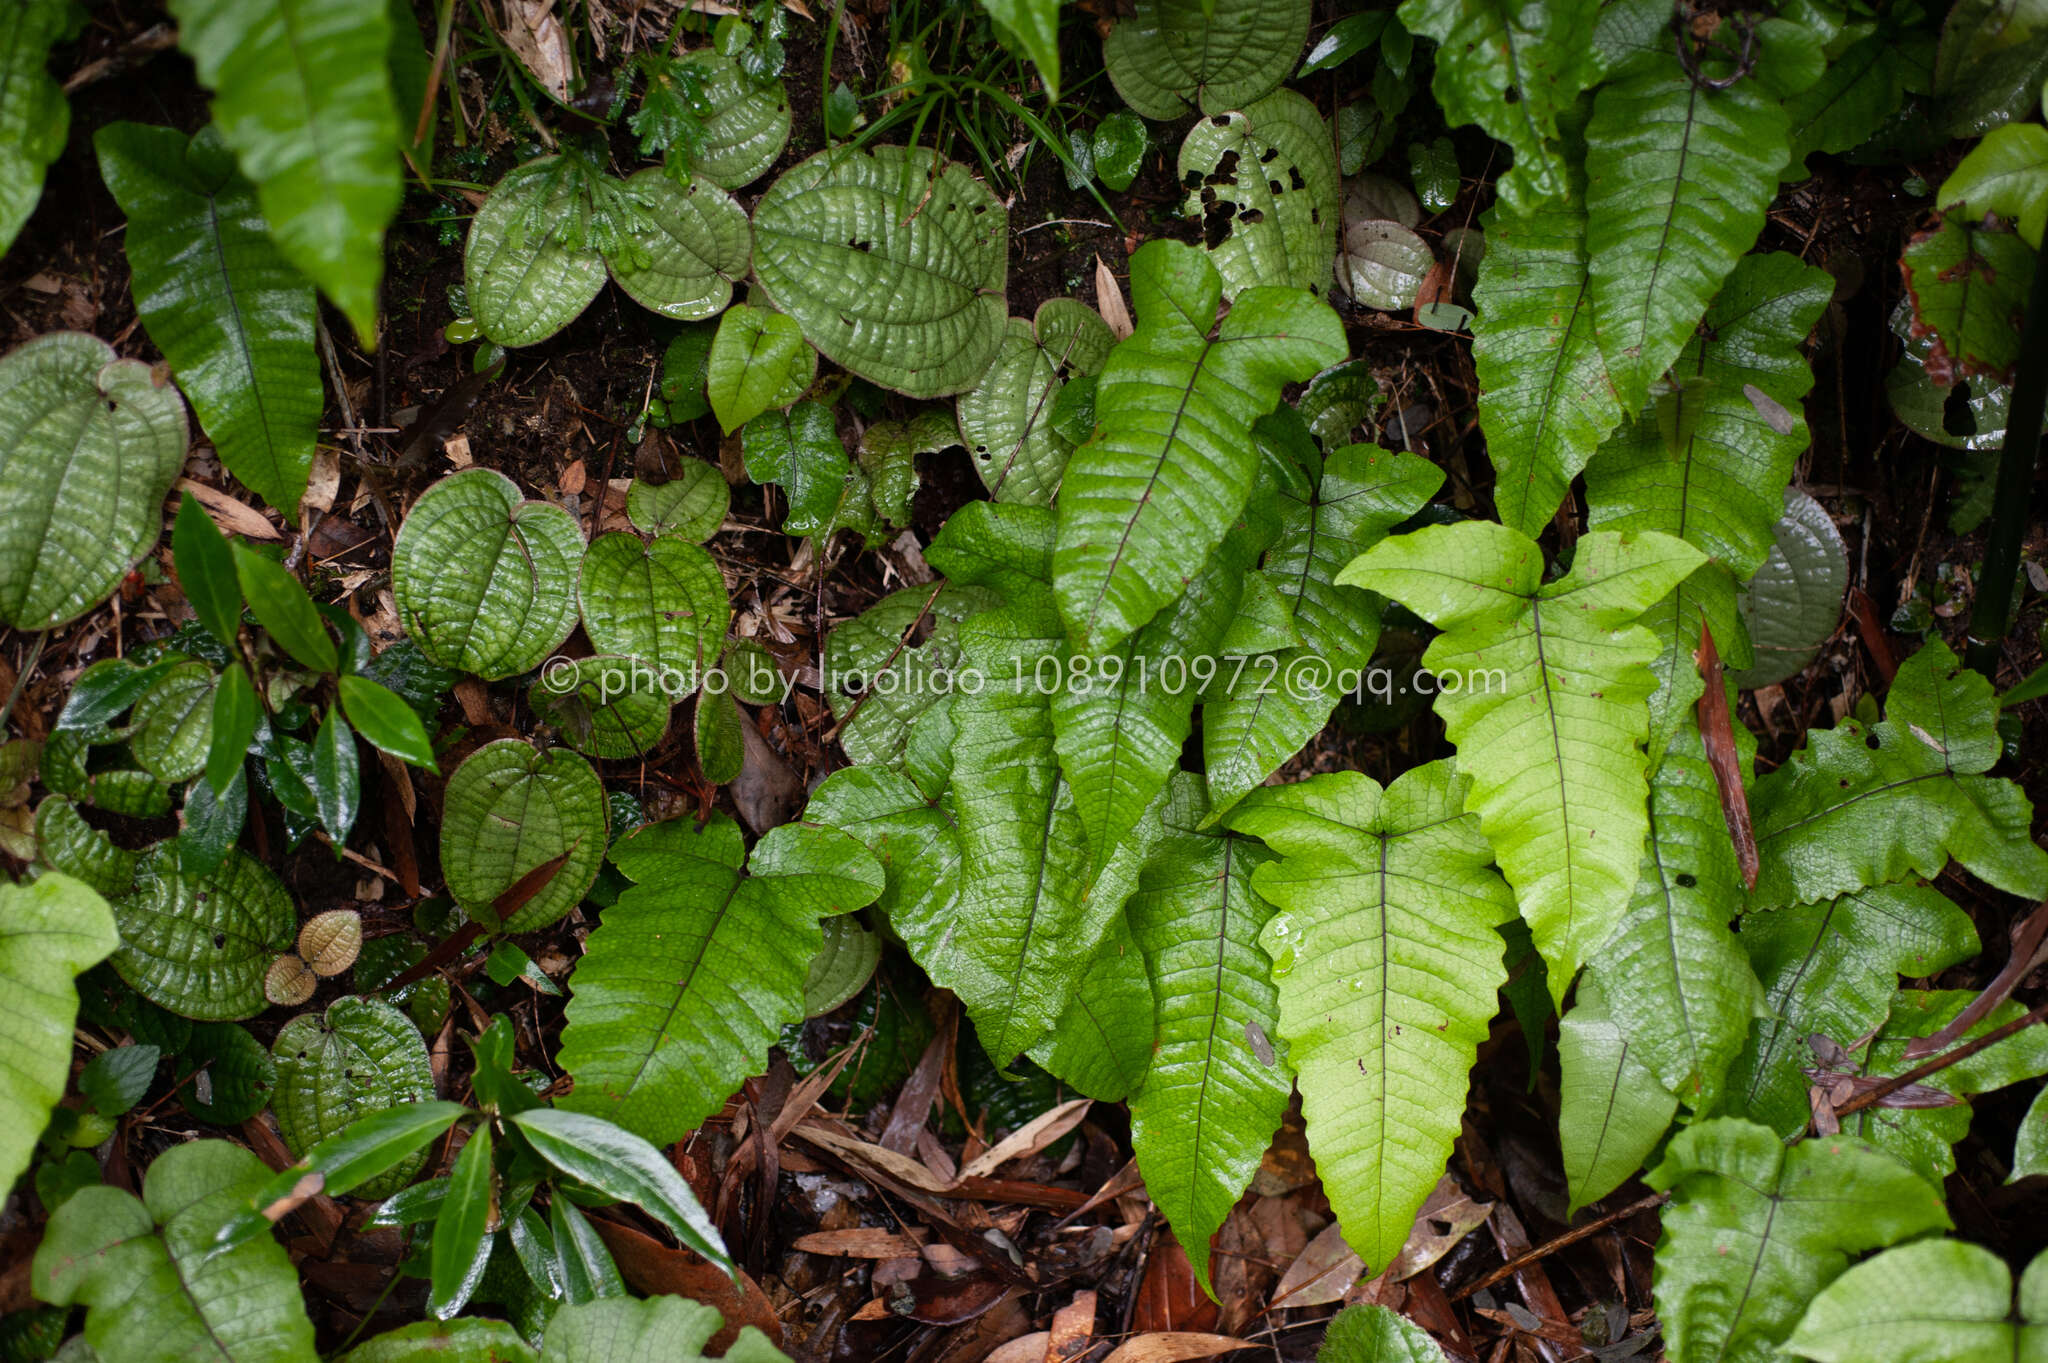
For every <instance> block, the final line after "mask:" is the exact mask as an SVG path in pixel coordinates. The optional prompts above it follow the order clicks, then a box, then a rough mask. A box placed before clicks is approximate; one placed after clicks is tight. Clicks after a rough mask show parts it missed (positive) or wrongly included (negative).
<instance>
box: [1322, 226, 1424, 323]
mask: <svg viewBox="0 0 2048 1363" xmlns="http://www.w3.org/2000/svg"><path fill="white" fill-rule="evenodd" d="M1435 264H1436V256H1435V255H1434V254H1432V253H1431V252H1430V249H1429V243H1428V242H1426V241H1424V240H1423V239H1422V238H1421V237H1418V236H1417V235H1415V233H1413V232H1411V231H1409V230H1408V229H1407V228H1405V227H1403V226H1401V224H1400V223H1397V222H1382V221H1377V220H1374V221H1368V222H1354V223H1352V224H1351V225H1350V226H1348V227H1346V228H1345V229H1344V252H1343V254H1342V255H1340V256H1338V257H1337V278H1338V280H1339V281H1340V282H1342V283H1343V284H1344V286H1345V288H1346V290H1347V291H1348V292H1349V293H1350V294H1351V296H1352V298H1354V299H1356V300H1357V301H1358V302H1359V303H1361V304H1363V305H1364V306H1366V307H1368V308H1383V309H1385V310H1387V311H1389V312H1401V311H1406V310H1407V309H1408V308H1411V307H1413V306H1415V293H1416V290H1418V289H1420V288H1421V287H1422V279H1423V276H1424V275H1426V274H1428V273H1429V271H1430V267H1431V266H1433V265H1435Z"/></svg>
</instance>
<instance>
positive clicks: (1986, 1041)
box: [1835, 1003, 2048, 1117]
mask: <svg viewBox="0 0 2048 1363" xmlns="http://www.w3.org/2000/svg"><path fill="white" fill-rule="evenodd" d="M2043 1019H2048V1003H2044V1004H2042V1005H2041V1006H2040V1007H2038V1008H2036V1009H2034V1010H2033V1011H2031V1012H2029V1013H2026V1014H2024V1015H2022V1016H2020V1017H2016V1018H2014V1019H2013V1020H2012V1021H2011V1022H2008V1023H2006V1024H2005V1025H2004V1026H2003V1027H1996V1028H1993V1029H1992V1030H1991V1031H1988V1032H1986V1033H1985V1034H1984V1035H1982V1036H1980V1037H1974V1038H1972V1039H1971V1040H1969V1041H1966V1042H1964V1043H1963V1044H1962V1045H1960V1046H1958V1047H1956V1048H1955V1049H1954V1050H1952V1051H1943V1052H1942V1053H1941V1054H1940V1055H1937V1056H1935V1057H1934V1058H1933V1059H1932V1060H1929V1061H1927V1062H1926V1063H1925V1064H1922V1065H1915V1066H1914V1067H1913V1068H1912V1069H1910V1070H1907V1071H1906V1072H1905V1073H1904V1074H1898V1075H1893V1076H1892V1077H1891V1078H1890V1079H1887V1080H1885V1081H1884V1082H1883V1083H1882V1084H1875V1085H1873V1086H1871V1087H1870V1088H1867V1089H1865V1090H1863V1092H1861V1093H1859V1094H1857V1095H1856V1096H1855V1097H1853V1098H1851V1099H1850V1100H1849V1101H1848V1102H1846V1103H1844V1104H1842V1105H1841V1106H1840V1107H1838V1108H1836V1109H1835V1116H1837V1117H1846V1116H1848V1115H1849V1114H1850V1113H1852V1112H1861V1111H1862V1110H1863V1109H1864V1108H1867V1107H1875V1106H1877V1105H1878V1104H1879V1103H1881V1102H1883V1101H1884V1100H1885V1099H1887V1098H1889V1097H1891V1096H1892V1095H1893V1094H1894V1093H1897V1092H1898V1091H1899V1090H1900V1089H1902V1088H1904V1087H1906V1086H1907V1085H1908V1084H1917V1083H1919V1082H1920V1081H1921V1080H1922V1079H1925V1078H1926V1077H1927V1076H1928V1075H1930V1074H1933V1073H1935V1072H1936V1071H1937V1070H1945V1069H1947V1068H1948V1067H1949V1066H1950V1065H1953V1064H1955V1063H1956V1062H1957V1061H1958V1060H1968V1059H1969V1058H1970V1057H1971V1056H1973V1055H1975V1054H1977V1052H1979V1051H1983V1050H1989V1049H1990V1048H1991V1047H1993V1046H1996V1045H1997V1044H1998V1043H1999V1042H2001V1041H2003V1040H2005V1039H2006V1038H2007V1037H2009V1036H2012V1035H2014V1034H2016V1033H2018V1032H2023V1031H2025V1030H2026V1029H2027V1028H2029V1027H2031V1026H2033V1025H2034V1024H2035V1023H2037V1022H2040V1021H2042V1020H2043Z"/></svg>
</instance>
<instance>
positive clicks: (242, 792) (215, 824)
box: [178, 767, 249, 875]
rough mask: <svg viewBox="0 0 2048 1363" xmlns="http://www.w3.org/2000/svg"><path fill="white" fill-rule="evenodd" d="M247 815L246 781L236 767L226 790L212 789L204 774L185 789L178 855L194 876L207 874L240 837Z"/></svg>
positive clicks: (247, 787)
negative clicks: (182, 825)
mask: <svg viewBox="0 0 2048 1363" xmlns="http://www.w3.org/2000/svg"><path fill="white" fill-rule="evenodd" d="M248 817H249V782H248V778H247V777H246V776H245V775H244V774H243V771H242V768H240V767H236V768H235V774H234V776H233V777H231V778H230V779H229V781H228V784H227V789H225V790H222V791H216V790H214V788H213V783H212V782H211V781H208V780H206V779H205V778H204V777H202V778H200V779H199V780H197V781H194V782H193V783H192V784H191V785H190V786H187V787H186V789H185V808H184V811H183V812H182V814H181V815H180V819H181V821H182V823H183V824H184V827H183V828H182V829H181V830H180V831H179V833H178V843H179V849H180V850H179V857H180V860H181V861H182V862H183V863H184V865H185V866H186V867H187V869H189V870H191V871H192V872H194V873H195V874H198V875H208V874H211V873H212V871H213V869H214V868H215V867H217V866H219V865H220V864H221V862H222V861H223V860H224V859H225V858H226V857H227V854H228V851H229V849H231V848H233V847H234V845H235V843H236V842H237V841H238V840H239V839H240V838H241V836H242V825H243V824H244V823H245V822H247V820H248Z"/></svg>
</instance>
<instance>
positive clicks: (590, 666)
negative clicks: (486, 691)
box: [532, 655, 671, 762]
mask: <svg viewBox="0 0 2048 1363" xmlns="http://www.w3.org/2000/svg"><path fill="white" fill-rule="evenodd" d="M670 699H671V698H670V696H669V694H668V692H667V691H666V690H665V689H663V687H662V685H661V678H660V674H659V673H657V672H656V671H655V670H654V669H653V668H652V667H650V666H649V665H648V664H647V663H646V662H645V661H644V660H643V659H639V658H627V657H619V656H616V655H614V656H609V657H596V658H579V659H577V660H576V661H575V662H573V663H569V664H568V665H567V666H563V665H561V664H556V665H555V666H552V667H550V668H548V669H547V672H546V673H545V674H544V675H543V676H542V678H541V682H540V685H538V686H536V687H534V688H533V692H532V700H533V709H534V713H536V714H537V715H539V716H540V718H541V719H542V721H544V722H545V723H548V724H551V725H553V726H554V727H555V728H556V729H559V730H560V731H561V734H562V737H563V738H565V739H567V740H568V741H569V744H570V746H572V747H574V748H575V749H576V751H578V752H581V753H587V754H589V755H590V756H592V757H595V758H599V759H601V760H603V761H606V762H623V761H626V760H627V759H629V758H635V757H644V756H646V755H647V754H648V753H651V752H653V751H654V749H655V748H656V746H658V745H659V744H660V742H661V740H662V736H663V735H664V734H666V733H667V732H668V712H669V702H670Z"/></svg>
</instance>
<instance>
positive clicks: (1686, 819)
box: [1582, 726, 1763, 1111]
mask: <svg viewBox="0 0 2048 1363" xmlns="http://www.w3.org/2000/svg"><path fill="white" fill-rule="evenodd" d="M1649 814H1650V831H1649V836H1648V837H1647V838H1646V839H1644V842H1643V864H1642V870H1641V873H1640V875H1639V876H1638V878H1637V880H1636V888H1635V893H1634V895H1633V896H1631V898H1630V899H1629V905H1628V909H1627V911H1626V912H1625V913H1624V914H1623V915H1622V919H1621V925H1620V926H1619V927H1618V928H1617V929H1616V930H1615V933H1614V936H1613V937H1611V938H1609V939H1608V941H1607V944H1606V945H1605V946H1604V947H1602V948H1601V950H1600V952H1599V954H1598V955H1597V956H1596V957H1595V958H1594V960H1593V962H1592V964H1591V965H1590V966H1589V967H1588V974H1589V977H1591V978H1594V979H1597V980H1599V982H1600V986H1601V989H1602V991H1603V992H1604V993H1605V994H1606V996H1607V1004H1608V1011H1609V1013H1610V1015H1611V1016H1612V1017H1613V1020H1614V1023H1615V1025H1616V1026H1617V1027H1618V1028H1620V1030H1621V1034H1622V1035H1623V1036H1624V1037H1625V1038H1627V1040H1628V1043H1629V1046H1630V1050H1631V1053H1632V1054H1633V1056H1634V1057H1635V1060H1636V1061H1637V1063H1639V1064H1641V1065H1642V1066H1643V1067H1645V1068H1646V1069H1648V1070H1649V1071H1650V1072H1651V1073H1652V1074H1654V1075H1655V1076H1656V1078H1657V1082H1658V1084H1659V1085H1661V1086H1662V1087H1663V1088H1664V1089H1665V1090H1666V1091H1667V1092H1670V1093H1673V1094H1676V1095H1677V1096H1679V1097H1681V1098H1683V1099H1684V1100H1685V1102H1686V1105H1687V1106H1688V1107H1690V1108H1693V1109H1695V1110H1700V1111H1711V1110H1712V1109H1713V1108H1714V1107H1715V1105H1716V1103H1717V1101H1718V1099H1719V1096H1720V1093H1721V1081H1722V1079H1723V1078H1724V1077H1725V1076H1726V1074H1727V1072H1728V1065H1729V1063H1730V1062H1731V1061H1732V1060H1734V1059H1735V1057H1736V1056H1737V1055H1738V1054H1740V1053H1741V1051H1742V1045H1743V1042H1744V1041H1745V1040H1747V1039H1748V1036H1749V1023H1750V1018H1751V1017H1752V1016H1754V1015H1755V1014H1757V1013H1758V1012H1760V1011H1761V1010H1762V1007H1763V991H1762V989H1761V988H1760V987H1759V986H1758V984H1757V980H1756V976H1755V974H1753V973H1752V972H1751V970H1750V968H1749V957H1748V956H1746V955H1744V954H1743V950H1742V947H1741V946H1740V945H1738V944H1737V943H1736V940H1735V934H1734V933H1732V932H1730V931H1729V930H1728V925H1729V923H1730V922H1732V921H1733V920H1734V919H1735V917H1736V916H1737V915H1738V914H1739V913H1740V912H1741V911H1742V894H1743V887H1742V879H1741V874H1740V872H1739V871H1738V870H1737V868H1736V864H1735V847H1734V844H1733V843H1732V842H1731V841H1730V840H1729V837H1728V823H1727V820H1726V819H1725V818H1723V817H1722V814H1721V797H1720V792H1719V791H1718V790H1717V789H1716V787H1715V785H1714V773H1713V772H1712V770H1710V769H1709V768H1708V766H1707V762H1706V752H1705V749H1704V748H1703V747H1702V746H1701V744H1700V737H1699V732H1698V731H1697V730H1696V729H1694V728H1692V727H1690V726H1688V727H1685V728H1681V729H1680V730H1679V731H1678V736H1677V737H1676V738H1675V739H1673V740H1672V743H1671V746H1670V748H1669V749H1667V750H1666V752H1665V754H1664V760H1663V762H1661V763H1660V764H1659V765H1658V767H1657V769H1656V770H1655V771H1654V772H1652V773H1651V775H1650V803H1649ZM1582 988H1583V986H1582Z"/></svg>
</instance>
